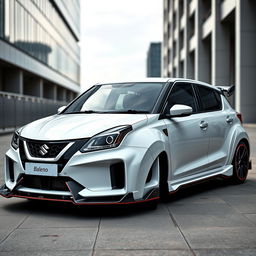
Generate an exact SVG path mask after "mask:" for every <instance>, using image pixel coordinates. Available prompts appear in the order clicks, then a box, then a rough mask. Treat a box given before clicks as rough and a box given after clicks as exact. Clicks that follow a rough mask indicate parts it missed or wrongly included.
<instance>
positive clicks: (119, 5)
mask: <svg viewBox="0 0 256 256" xmlns="http://www.w3.org/2000/svg"><path fill="white" fill-rule="evenodd" d="M162 2H163V1H162V0H81V40H80V47H81V88H82V91H84V90H85V89H87V88H89V87H91V86H92V85H93V84H95V83H100V82H103V81H111V82H113V81H118V80H126V79H134V78H135V79H136V78H145V77H146V56H147V51H148V48H149V44H150V42H160V41H162V20H163V19H162Z"/></svg>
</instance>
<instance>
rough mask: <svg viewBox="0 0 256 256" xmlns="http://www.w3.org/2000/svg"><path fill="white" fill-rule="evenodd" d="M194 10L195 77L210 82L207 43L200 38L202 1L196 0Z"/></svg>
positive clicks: (202, 12)
mask: <svg viewBox="0 0 256 256" xmlns="http://www.w3.org/2000/svg"><path fill="white" fill-rule="evenodd" d="M196 5H197V7H196V11H195V36H196V49H195V79H196V80H200V81H205V82H210V81H209V77H210V64H209V62H210V59H209V49H208V44H207V43H206V42H205V41H203V40H202V24H203V14H204V10H203V1H200V0H196Z"/></svg>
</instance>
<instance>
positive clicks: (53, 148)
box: [27, 141, 68, 158]
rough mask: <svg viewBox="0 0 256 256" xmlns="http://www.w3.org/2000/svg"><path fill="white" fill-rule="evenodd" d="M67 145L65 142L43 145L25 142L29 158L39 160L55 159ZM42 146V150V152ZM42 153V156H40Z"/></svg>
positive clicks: (41, 143)
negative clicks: (37, 158)
mask: <svg viewBox="0 0 256 256" xmlns="http://www.w3.org/2000/svg"><path fill="white" fill-rule="evenodd" d="M67 145H68V143H66V142H64V143H63V142H58V143H45V142H30V141H27V146H28V150H29V153H30V155H31V156H33V157H39V158H55V157H57V155H58V154H59V153H60V152H61V150H62V149H63V148H65V147H66V146H67ZM42 146H43V147H44V149H43V150H42ZM40 152H43V153H44V154H41V153H40Z"/></svg>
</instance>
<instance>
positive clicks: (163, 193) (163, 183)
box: [159, 157, 169, 202]
mask: <svg viewBox="0 0 256 256" xmlns="http://www.w3.org/2000/svg"><path fill="white" fill-rule="evenodd" d="M161 160H162V161H163V159H161V157H159V164H160V179H159V194H160V200H161V201H162V202H166V201H168V199H169V189H168V183H167V179H168V172H167V171H166V168H167V169H168V166H167V165H166V163H165V162H164V161H163V162H161Z"/></svg>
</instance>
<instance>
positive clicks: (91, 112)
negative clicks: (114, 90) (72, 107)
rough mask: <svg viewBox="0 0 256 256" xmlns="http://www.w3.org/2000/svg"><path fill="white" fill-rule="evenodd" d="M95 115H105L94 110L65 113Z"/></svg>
mask: <svg viewBox="0 0 256 256" xmlns="http://www.w3.org/2000/svg"><path fill="white" fill-rule="evenodd" d="M93 113H105V112H101V111H94V110H84V111H73V112H68V113H65V112H64V113H63V114H93Z"/></svg>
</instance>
